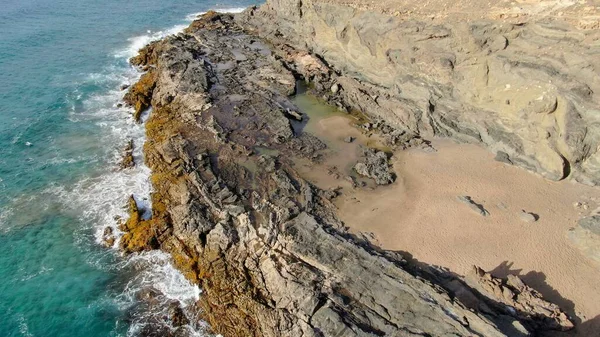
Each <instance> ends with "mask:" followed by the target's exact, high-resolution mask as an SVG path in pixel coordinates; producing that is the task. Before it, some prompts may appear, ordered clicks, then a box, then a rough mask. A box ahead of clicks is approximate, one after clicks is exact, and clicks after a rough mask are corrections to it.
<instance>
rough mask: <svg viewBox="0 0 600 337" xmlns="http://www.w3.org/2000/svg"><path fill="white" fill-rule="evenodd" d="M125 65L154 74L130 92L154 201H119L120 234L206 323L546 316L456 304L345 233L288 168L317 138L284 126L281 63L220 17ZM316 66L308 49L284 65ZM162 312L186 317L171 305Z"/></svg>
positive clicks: (234, 332) (304, 329) (269, 327)
mask: <svg viewBox="0 0 600 337" xmlns="http://www.w3.org/2000/svg"><path fill="white" fill-rule="evenodd" d="M270 3H271V4H273V3H274V2H270ZM277 3H278V4H280V5H282V6H290V8H296V6H297V5H298V4H297V3H292V2H291V1H283V0H282V1H280V2H277ZM305 56H306V54H305ZM133 62H134V63H135V64H137V65H139V66H142V67H145V68H150V69H152V72H153V74H154V75H153V76H152V78H148V77H146V79H145V80H144V81H145V82H146V83H145V84H144V87H145V88H149V90H145V91H144V94H143V95H135V96H133V95H132V102H131V104H134V105H135V104H137V102H136V101H135V100H136V99H139V100H141V101H142V103H145V102H147V100H148V98H151V103H152V106H153V112H152V114H151V116H150V118H149V120H148V121H147V124H146V130H147V143H146V146H145V147H144V150H145V158H146V162H147V164H148V166H149V167H150V168H151V169H152V177H151V179H152V183H153V187H154V192H153V194H152V204H153V210H152V218H151V219H147V220H144V219H142V218H141V216H140V211H139V210H138V209H137V207H136V205H135V201H133V202H130V213H131V217H130V219H129V220H128V221H127V222H126V223H124V224H123V225H122V226H121V227H122V230H124V231H125V232H126V233H125V234H124V235H123V237H122V239H121V242H120V245H121V247H122V248H123V249H124V250H125V251H126V252H135V251H141V250H147V249H155V248H157V247H158V248H160V249H162V250H164V251H166V252H168V253H170V254H171V255H172V256H173V261H174V263H175V265H176V266H177V268H179V269H180V270H181V271H182V272H183V273H184V275H185V276H186V277H187V278H188V279H189V280H191V281H192V282H196V283H198V284H199V285H200V286H201V287H202V290H203V293H202V296H201V299H200V303H199V306H200V307H201V308H202V311H201V317H202V318H203V319H205V320H206V321H208V323H209V324H210V326H211V328H212V330H213V331H214V332H215V333H219V334H221V335H223V336H226V337H230V336H257V337H258V336H266V337H276V336H277V337H279V336H289V337H301V336H302V337H310V336H315V337H316V336H490V337H493V336H505V335H513V334H512V332H513V330H511V329H513V328H514V326H525V327H526V328H527V329H531V330H532V331H534V330H543V329H546V328H553V327H556V325H555V323H554V322H555V321H554V320H553V319H551V322H552V325H547V324H545V323H544V322H546V321H545V320H546V319H547V317H546V316H543V315H542V316H540V317H538V316H533V315H527V314H523V313H520V312H519V310H516V311H515V312H511V311H510V310H509V311H506V310H499V309H498V308H496V307H494V306H489V308H490V311H487V312H480V311H478V310H471V309H468V308H467V307H466V306H465V305H464V304H463V303H462V302H461V301H460V300H459V299H458V298H455V297H454V294H453V293H452V292H449V291H448V290H446V289H444V288H443V286H442V285H441V284H440V283H436V282H435V280H434V278H433V277H432V278H430V277H429V276H428V275H426V274H425V273H423V272H422V271H420V269H418V268H413V267H410V266H409V265H408V264H407V263H406V261H404V260H403V259H402V257H401V255H400V254H398V253H394V252H384V251H381V250H379V249H377V248H376V247H373V246H372V245H370V244H369V243H368V242H366V241H364V240H361V239H358V238H356V237H354V236H352V235H350V234H349V233H348V232H346V231H345V230H344V225H343V224H342V223H341V221H340V220H339V219H338V217H337V215H336V208H335V206H334V205H333V204H332V203H331V202H330V201H329V197H330V196H331V195H330V193H327V192H325V191H321V190H319V189H318V188H316V187H315V186H313V185H312V184H310V183H308V182H307V181H305V180H304V179H303V178H302V177H301V176H299V174H298V173H297V172H296V171H295V170H294V168H293V167H294V166H293V159H294V158H295V157H296V158H298V157H302V158H304V159H308V160H312V159H313V158H315V155H318V154H319V153H320V151H321V150H322V149H323V148H324V145H323V143H322V142H320V141H319V140H318V139H316V138H315V137H313V136H310V134H307V133H303V134H301V135H297V134H295V133H294V132H293V130H292V128H291V125H290V121H289V119H288V117H287V116H286V115H285V113H284V112H285V111H286V110H285V109H286V108H288V107H289V108H293V104H292V103H291V102H290V101H289V98H288V95H289V94H290V92H293V91H294V88H293V86H294V77H293V75H292V72H291V71H290V70H288V68H287V67H286V66H284V65H283V63H282V61H280V59H278V58H276V57H273V55H272V53H271V51H270V50H269V49H268V48H266V47H265V44H263V43H262V42H261V40H260V39H258V38H256V37H254V36H251V35H247V34H246V33H244V32H243V31H242V29H241V28H240V27H239V26H237V25H236V24H235V23H234V22H233V17H232V16H230V15H225V14H216V13H213V12H209V13H207V14H205V15H204V16H202V18H201V19H199V20H197V21H195V22H194V23H192V25H191V26H190V27H189V28H188V29H187V30H186V31H185V33H184V34H180V35H178V36H173V37H168V38H166V39H164V40H162V41H159V42H155V43H153V44H151V45H150V46H148V47H146V48H145V49H143V50H142V51H141V53H140V55H139V56H138V57H136V58H135V59H134V60H133ZM232 63H233V64H236V66H235V67H229V66H227V65H228V64H232ZM322 66H323V64H322V63H320V62H319V61H318V60H317V59H314V58H312V57H307V58H305V59H300V60H299V61H298V63H296V64H294V65H293V67H294V69H300V68H302V69H312V70H310V71H317V70H319V69H324V68H322ZM315 69H316V70H315ZM307 71H309V70H307ZM134 87H135V86H134ZM343 88H344V90H341V91H339V92H338V95H339V94H341V93H343V92H344V93H345V92H346V91H347V90H346V89H347V88H346V86H345V85H343ZM327 90H329V89H327ZM267 150H268V152H269V153H274V152H276V153H277V155H276V156H273V155H269V154H266V153H265V152H267ZM257 153H258V154H260V153H264V154H263V155H257ZM381 154H382V152H377V151H373V150H368V154H367V162H366V163H365V165H366V171H365V172H366V173H368V174H369V175H370V176H372V177H374V178H375V179H379V180H380V181H382V182H389V181H390V179H389V177H388V176H387V174H389V167H388V166H387V157H386V156H385V154H383V156H382V155H381ZM317 157H318V156H317ZM384 157H385V159H384ZM369 158H371V159H369ZM374 161H376V162H377V163H375V164H377V165H374ZM380 162H381V163H380ZM369 165H371V166H369ZM384 167H385V169H384ZM448 277H451V276H448ZM454 279H456V278H454ZM473 296H475V297H476V298H478V299H480V300H483V297H482V296H480V295H479V294H476V293H473ZM490 305H491V304H490ZM502 307H503V308H504V307H505V306H504V305H503V306H502ZM523 310H526V308H524V309H523ZM552 313H554V311H553V312H552ZM170 316H172V318H171V320H172V321H173V322H179V323H183V322H185V319H184V318H182V317H180V316H181V315H180V312H178V311H177V310H174V311H173V312H172V313H171V314H170ZM504 323H508V324H504ZM505 326H509V327H513V328H511V329H508V330H506V328H505ZM146 328H147V329H149V330H148V333H151V332H150V331H151V325H148V327H146ZM560 328H563V326H560ZM160 333H162V332H159V334H160Z"/></svg>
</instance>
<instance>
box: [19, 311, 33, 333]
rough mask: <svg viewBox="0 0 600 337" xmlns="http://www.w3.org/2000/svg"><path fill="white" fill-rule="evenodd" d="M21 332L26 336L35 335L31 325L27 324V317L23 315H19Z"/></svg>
mask: <svg viewBox="0 0 600 337" xmlns="http://www.w3.org/2000/svg"><path fill="white" fill-rule="evenodd" d="M18 320H19V332H20V333H21V336H25V337H33V334H32V333H31V332H29V326H28V325H27V321H26V320H25V317H24V316H23V315H19V318H18Z"/></svg>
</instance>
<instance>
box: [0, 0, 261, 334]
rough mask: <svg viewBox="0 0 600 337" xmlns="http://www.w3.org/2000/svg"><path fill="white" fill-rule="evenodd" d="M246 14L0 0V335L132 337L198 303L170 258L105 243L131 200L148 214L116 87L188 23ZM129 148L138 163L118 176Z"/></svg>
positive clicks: (84, 1)
mask: <svg viewBox="0 0 600 337" xmlns="http://www.w3.org/2000/svg"><path fill="white" fill-rule="evenodd" d="M254 3H256V1H249V0H227V1H222V2H218V3H215V2H211V1H205V0H177V1H175V0H173V1H161V0H145V1H141V0H130V1H118V0H103V1H96V0H94V1H92V0H77V1H75V0H0V336H8V337H12V336H56V337H58V336H70V337H75V336H86V337H94V336H136V335H140V334H144V333H143V332H142V331H144V329H147V328H148V327H151V326H153V325H151V324H149V322H150V321H152V320H153V318H152V317H162V316H165V315H166V314H165V312H166V311H165V310H166V309H165V308H166V305H167V304H169V303H176V304H178V305H179V306H181V307H183V308H184V313H186V315H187V314H188V311H186V308H192V307H193V306H194V303H195V301H196V300H197V299H198V297H199V296H202V295H201V291H200V289H198V288H197V287H196V286H194V285H192V284H190V283H188V282H187V281H186V280H185V279H184V278H183V277H182V276H181V274H179V273H178V272H177V271H176V270H175V269H173V267H172V265H171V263H170V260H169V258H168V256H166V255H165V254H162V253H160V252H150V253H143V254H139V255H132V256H122V255H121V254H120V253H119V252H118V250H117V249H114V248H113V249H110V248H105V247H103V246H102V245H101V244H100V237H101V235H102V232H103V230H104V228H105V227H106V226H114V225H115V223H116V220H115V218H116V217H118V216H121V217H124V216H125V215H126V210H125V209H124V207H123V206H124V205H125V203H126V200H127V198H128V196H129V195H132V194H133V195H134V196H135V198H136V200H137V201H138V203H139V204H141V205H142V206H145V207H150V205H149V203H148V196H149V194H150V192H151V186H150V184H149V181H148V176H149V170H148V169H147V167H145V166H144V165H143V156H142V154H141V152H140V151H139V149H140V148H141V145H142V144H143V141H144V128H143V125H138V124H135V123H133V122H132V121H131V118H130V112H131V111H130V110H129V109H128V108H119V107H118V106H117V104H118V103H119V101H120V99H121V98H122V96H123V94H124V92H122V91H121V90H119V86H120V85H121V84H124V83H132V82H134V81H135V80H136V79H137V78H138V76H139V74H138V73H137V71H135V69H132V68H131V67H130V66H129V65H128V63H127V59H128V58H129V57H131V56H133V55H134V54H135V53H136V51H137V50H138V49H139V48H141V47H143V46H144V45H145V44H146V43H148V42H149V41H151V40H152V39H157V38H160V37H162V36H165V35H166V34H171V33H176V32H177V31H179V30H181V29H182V28H183V27H185V26H186V25H187V24H188V23H189V22H190V20H192V19H193V17H194V13H199V12H203V11H206V10H208V9H220V10H227V11H239V10H240V8H244V7H247V6H249V5H251V4H254ZM129 139H134V143H135V148H136V149H137V150H136V152H135V153H134V155H135V160H136V162H137V163H138V165H137V167H136V168H134V169H129V170H125V171H121V170H117V169H116V166H117V163H118V161H119V159H120V154H121V151H122V149H123V148H124V146H125V144H126V142H127V141H128V140H129ZM148 294H151V297H152V298H153V301H152V302H151V303H153V304H152V305H149V304H148V303H147V301H146V302H144V301H142V300H140V299H141V298H148V296H150V295H148ZM189 312H192V311H191V310H190V311H189ZM161 315H162V316H161ZM166 324H167V325H168V323H166ZM167 328H168V326H167ZM204 328H205V327H204V326H203V324H202V323H201V322H200V323H198V324H190V325H188V326H187V327H186V328H185V329H186V331H188V335H195V336H203V335H205V333H204V332H203V330H204ZM145 333H147V331H146V332H145Z"/></svg>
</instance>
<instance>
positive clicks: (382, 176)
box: [354, 148, 395, 185]
mask: <svg viewBox="0 0 600 337" xmlns="http://www.w3.org/2000/svg"><path fill="white" fill-rule="evenodd" d="M362 157H363V159H362V160H361V161H360V162H358V163H356V165H354V171H356V173H358V174H360V175H361V176H365V177H368V178H372V179H373V180H375V183H377V185H388V184H391V183H393V182H394V180H395V178H394V174H393V172H392V170H391V169H390V164H389V163H388V157H387V154H385V152H383V151H378V150H375V149H371V148H363V149H362Z"/></svg>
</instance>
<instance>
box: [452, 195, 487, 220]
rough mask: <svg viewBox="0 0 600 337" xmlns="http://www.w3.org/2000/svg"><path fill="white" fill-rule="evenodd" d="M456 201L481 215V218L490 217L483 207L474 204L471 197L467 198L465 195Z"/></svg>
mask: <svg viewBox="0 0 600 337" xmlns="http://www.w3.org/2000/svg"><path fill="white" fill-rule="evenodd" d="M457 199H458V201H460V202H462V203H463V204H465V205H467V206H469V208H470V209H471V210H472V211H473V212H475V213H477V214H479V215H481V216H488V215H490V212H488V211H487V210H486V209H485V208H484V207H483V205H481V204H478V203H476V202H475V201H474V200H473V199H472V198H471V197H469V196H467V195H461V196H459V197H458V198H457Z"/></svg>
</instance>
